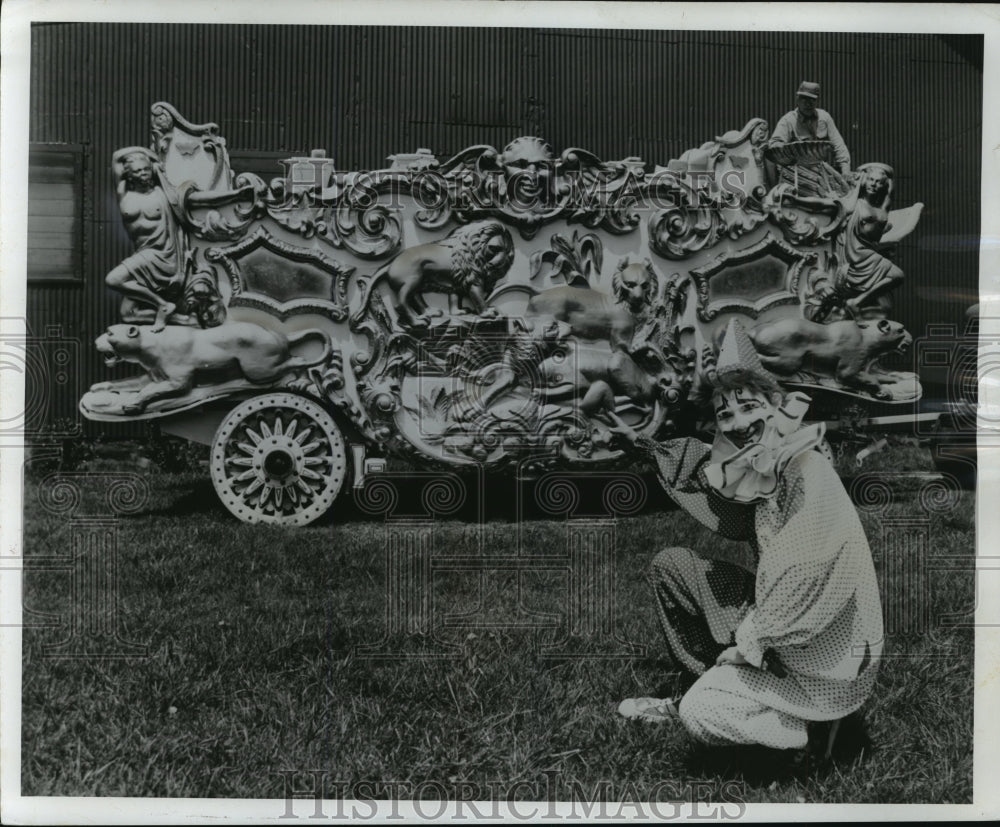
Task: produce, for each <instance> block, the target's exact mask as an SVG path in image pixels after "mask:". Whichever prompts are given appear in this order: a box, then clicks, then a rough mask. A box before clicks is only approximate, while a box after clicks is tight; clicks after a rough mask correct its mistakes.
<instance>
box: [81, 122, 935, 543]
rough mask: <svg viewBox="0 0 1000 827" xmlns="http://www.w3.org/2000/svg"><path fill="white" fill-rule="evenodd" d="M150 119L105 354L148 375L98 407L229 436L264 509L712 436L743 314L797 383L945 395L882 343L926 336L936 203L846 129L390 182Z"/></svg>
mask: <svg viewBox="0 0 1000 827" xmlns="http://www.w3.org/2000/svg"><path fill="white" fill-rule="evenodd" d="M151 124H152V141H151V144H150V147H148V148H146V147H128V148H125V149H122V150H119V151H118V152H116V153H115V155H114V159H113V167H114V172H115V176H116V183H117V186H118V196H119V204H120V208H121V212H122V217H123V220H124V222H125V226H126V229H127V230H128V231H129V234H130V236H131V238H132V240H133V242H134V244H135V247H136V250H135V252H134V253H133V254H132V255H131V256H129V257H128V258H127V259H125V261H123V262H122V263H121V264H120V265H118V266H117V267H116V268H114V270H112V272H111V273H109V274H108V276H107V282H108V285H109V286H111V287H112V288H114V289H116V290H118V291H120V292H121V294H122V295H123V302H122V308H121V318H122V322H121V323H120V324H115V325H112V326H111V327H110V328H109V329H108V331H107V332H106V333H104V334H103V335H102V336H100V338H98V340H97V343H96V346H97V348H98V350H99V351H100V352H101V353H102V354H103V355H104V356H105V359H106V362H107V364H108V365H109V366H113V365H115V364H116V363H118V362H121V361H125V362H133V363H135V364H136V365H137V366H138V367H139V368H140V372H139V373H138V375H136V376H134V377H132V378H128V379H116V380H112V381H108V382H102V383H98V384H96V385H94V386H93V387H91V389H90V390H89V392H88V393H87V394H86V395H85V396H84V397H83V399H82V400H81V402H80V407H81V410H82V411H83V413H84V414H85V415H86V416H87V417H89V418H91V419H95V420H104V421H122V420H145V419H156V420H159V422H160V425H161V427H162V428H163V429H164V430H167V431H169V432H171V433H176V434H181V435H183V436H186V437H187V438H189V439H192V440H196V441H199V442H202V443H205V444H209V445H211V454H210V469H211V476H212V480H213V483H214V485H215V488H216V491H217V492H218V494H219V496H220V498H221V499H222V501H223V503H225V505H226V507H227V508H228V509H229V510H230V511H231V512H232V513H233V514H234V515H236V516H237V517H239V518H240V519H241V520H245V521H248V522H271V523H281V524H290V525H302V524H305V523H308V522H310V521H312V520H314V519H316V518H317V517H319V516H320V515H321V514H323V513H324V512H325V511H327V510H328V509H329V508H330V507H331V506H332V505H333V503H334V501H335V500H336V499H337V497H338V495H339V494H341V492H342V490H344V489H345V487H350V486H351V485H360V484H361V482H362V480H363V479H364V478H365V475H366V474H371V473H374V472H377V471H378V470H379V469H381V468H383V467H384V464H385V463H384V458H385V457H387V456H390V455H395V456H402V457H405V458H407V459H409V460H410V461H411V462H412V463H413V464H415V465H417V466H418V467H430V468H451V469H455V468H461V467H470V468H473V467H481V468H484V469H485V470H487V471H499V470H502V469H513V470H516V471H517V472H519V473H537V472H538V471H540V470H542V469H545V468H548V467H552V466H556V465H560V464H561V465H564V466H568V467H574V468H591V467H598V466H601V467H607V466H609V465H614V464H616V463H617V464H623V463H625V462H627V461H628V458H627V457H626V456H625V455H624V454H623V451H622V450H621V446H619V445H618V443H617V442H616V439H615V435H614V433H613V430H612V429H613V428H614V427H615V426H616V425H617V424H620V423H622V422H624V423H627V424H629V425H630V426H631V427H633V428H635V429H636V430H638V431H640V432H641V433H644V434H647V435H650V436H656V437H668V436H670V435H677V434H680V433H690V432H691V431H692V430H693V429H695V428H697V427H698V421H697V414H696V412H695V411H694V410H693V406H692V405H691V404H690V402H689V397H690V395H691V391H692V388H693V387H694V386H695V384H696V383H697V381H698V376H699V367H700V363H701V359H702V353H703V351H704V349H705V346H706V345H711V344H712V343H714V342H715V341H717V339H718V337H719V335H720V333H721V330H722V329H723V328H724V327H726V326H727V325H728V324H729V323H730V321H731V320H732V319H734V318H736V319H739V320H740V322H741V323H742V324H743V325H744V327H746V328H747V329H748V331H749V332H750V335H751V338H752V340H753V342H754V344H755V347H756V348H757V350H758V352H759V353H760V355H761V358H762V360H763V361H764V363H765V364H766V365H767V367H768V368H769V369H770V370H771V371H772V372H774V374H775V375H776V376H777V377H778V378H779V379H780V380H781V382H782V383H783V384H785V385H786V386H788V387H796V388H802V389H804V390H806V391H807V392H809V393H811V394H812V395H813V396H814V397H816V398H817V399H822V398H826V399H839V400H840V401H841V403H844V402H849V403H852V404H853V403H854V402H855V401H856V402H860V403H862V404H864V405H866V406H868V408H869V409H871V408H872V407H878V408H881V409H885V408H888V407H890V406H895V405H899V404H900V403H912V402H913V400H915V399H916V398H918V397H919V395H920V386H919V384H918V382H917V379H916V376H915V375H913V374H912V373H904V372H899V371H893V370H889V369H886V368H884V367H881V366H880V365H879V359H880V358H881V357H884V356H886V355H887V354H889V353H892V352H895V351H899V350H901V349H903V348H905V347H906V346H907V345H908V344H909V343H910V336H909V334H908V333H907V332H906V330H905V329H904V328H903V326H902V325H901V324H899V323H898V322H896V321H894V320H892V318H891V304H890V301H889V294H890V292H891V291H892V289H893V288H894V287H895V286H897V285H898V283H899V281H900V280H901V278H902V275H903V274H902V271H901V270H900V269H899V268H898V266H896V265H895V264H894V263H893V262H892V260H891V252H892V245H893V243H894V242H896V241H898V240H899V239H901V238H902V237H904V236H905V235H906V234H907V233H909V232H910V231H911V230H912V229H913V228H914V226H915V225H916V223H917V219H918V217H919V213H920V209H921V205H919V204H917V205H914V206H912V207H909V208H906V209H901V210H890V209H889V198H890V194H891V189H892V174H893V171H892V169H891V168H889V167H888V166H886V165H884V164H866V165H864V166H862V167H860V168H858V169H857V170H855V171H853V172H851V173H850V174H848V175H846V176H845V175H841V174H840V173H839V172H838V171H837V170H835V169H834V167H833V166H832V165H831V164H830V163H829V161H830V146H829V144H827V143H826V142H825V141H811V142H799V143H792V144H784V145H774V144H773V142H770V141H769V130H768V125H767V123H766V122H764V121H763V120H760V119H755V120H752V121H751V122H750V123H748V124H747V125H746V126H745V127H743V128H742V129H740V130H734V131H731V132H726V133H725V134H723V135H720V136H718V137H716V138H714V139H713V140H710V141H708V142H706V143H704V144H703V145H702V146H700V147H699V148H697V149H692V150H689V151H687V152H685V153H683V155H682V156H681V157H680V158H678V159H673V160H670V161H669V163H668V164H666V166H655V167H654V166H652V165H649V164H646V163H644V162H643V161H642V160H640V159H639V158H625V159H623V160H619V161H606V160H602V159H601V158H598V157H597V156H595V155H594V154H592V153H590V152H588V151H586V150H584V149H577V148H568V149H564V150H563V151H562V152H561V153H556V152H555V151H554V150H553V149H552V148H551V147H550V146H549V145H548V144H547V143H546V142H545V141H544V140H542V139H540V138H536V137H520V138H517V139H516V140H513V141H511V142H510V143H509V144H508V145H507V146H506V147H504V148H503V149H502V150H498V149H496V148H494V147H491V146H473V147H469V148H468V149H466V150H464V151H462V152H460V153H458V154H457V155H455V156H454V157H451V158H448V159H440V158H437V157H435V156H434V155H433V154H432V153H430V152H429V151H427V150H417V151H416V152H415V153H412V154H400V155H395V156H393V157H391V158H390V159H389V161H390V166H388V167H387V168H386V169H381V170H376V171H372V172H345V171H341V170H337V169H336V168H335V165H334V163H333V161H332V160H331V159H330V158H328V157H327V156H326V154H325V153H324V152H323V151H320V150H316V151H313V153H312V154H311V155H310V156H309V157H302V158H289V159H288V160H287V161H286V162H284V164H283V166H282V168H280V169H276V170H275V173H276V177H275V178H274V179H273V180H271V181H264V180H262V179H261V178H260V177H258V176H256V175H252V174H248V173H244V174H234V172H233V171H232V170H231V169H230V166H229V158H228V155H227V152H226V144H225V140H224V139H223V138H222V137H220V135H219V128H218V127H217V126H216V125H215V124H193V123H190V122H189V121H187V120H186V119H185V118H184V117H182V116H181V115H180V114H179V113H178V112H177V111H176V110H175V109H174V108H173V107H172V106H170V105H169V104H166V103H157V104H154V105H153V107H152V110H151ZM845 397H853V400H852V399H849V398H845ZM883 412H886V411H885V410H883Z"/></svg>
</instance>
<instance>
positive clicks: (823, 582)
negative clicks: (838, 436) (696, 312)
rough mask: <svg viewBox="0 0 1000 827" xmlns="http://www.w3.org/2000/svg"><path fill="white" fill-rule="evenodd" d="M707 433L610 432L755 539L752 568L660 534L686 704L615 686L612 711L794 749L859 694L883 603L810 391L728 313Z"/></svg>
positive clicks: (733, 532) (731, 527)
mask: <svg viewBox="0 0 1000 827" xmlns="http://www.w3.org/2000/svg"><path fill="white" fill-rule="evenodd" d="M705 368H706V370H705V382H703V387H704V391H705V392H704V395H705V397H706V401H707V400H708V399H709V398H710V401H711V405H712V408H713V410H714V412H715V417H716V424H717V432H716V438H715V442H714V444H713V445H711V446H709V445H706V444H704V443H702V442H699V441H698V440H695V439H677V440H670V441H667V442H664V443H656V442H653V441H652V440H649V439H648V438H644V437H641V436H638V435H636V434H635V433H634V432H633V431H631V430H630V429H629V428H628V427H627V426H621V427H620V428H619V432H620V433H622V434H623V435H625V436H627V437H629V438H631V439H632V440H633V441H634V443H635V445H636V447H637V448H638V449H640V450H644V451H648V452H649V453H650V454H651V455H652V457H653V458H654V459H655V461H656V464H657V466H658V469H659V475H660V479H661V482H662V483H663V485H664V487H665V488H666V490H667V492H668V494H669V495H670V496H671V497H672V498H673V499H674V500H675V501H676V502H677V503H678V505H680V506H681V507H682V508H683V509H685V510H686V511H687V512H688V513H690V514H691V515H692V516H693V517H695V518H696V519H697V520H698V521H700V522H701V523H702V524H703V525H705V526H707V527H708V528H709V529H711V530H712V531H714V532H716V533H718V534H720V535H722V536H725V537H728V538H732V539H743V540H748V541H749V542H750V543H751V544H752V545H753V546H754V548H755V550H756V552H757V572H756V576H755V575H754V574H753V573H751V572H748V571H746V570H745V569H743V568H740V567H738V566H736V565H733V564H730V563H726V562H722V561H717V560H709V559H705V558H702V557H699V556H698V555H696V554H695V553H694V552H692V551H690V550H689V549H684V548H667V549H664V550H662V551H660V552H659V553H658V554H657V555H656V557H655V559H654V560H653V563H652V566H651V571H650V578H651V581H652V585H653V590H654V594H655V598H656V606H657V611H658V614H659V618H660V622H661V626H662V628H663V632H664V635H665V638H666V643H667V648H668V650H669V652H670V654H671V656H672V658H673V660H674V662H675V663H676V664H677V666H678V667H679V668H680V669H681V670H683V671H684V672H685V673H687V674H688V676H689V677H690V678H692V679H693V683H692V684H691V686H690V688H689V689H688V690H687V692H686V693H685V694H684V695H683V697H681V698H680V700H679V703H678V702H676V701H670V700H661V699H654V698H632V699H628V700H626V701H623V702H622V704H621V706H620V707H619V712H620V713H621V714H622V715H625V716H626V717H635V718H644V719H647V720H670V719H671V718H679V719H680V721H681V723H682V724H683V725H684V727H685V728H686V729H687V731H688V732H689V733H690V734H691V736H692V737H693V738H695V739H696V740H697V741H700V742H703V743H706V744H712V745H724V744H759V745H763V746H767V747H773V748H777V749H803V748H805V747H806V746H807V742H808V727H809V724H810V722H816V721H831V722H833V721H837V720H839V719H841V718H843V717H845V716H846V715H848V714H850V713H852V712H854V711H855V710H857V709H858V708H859V707H861V705H862V704H864V702H865V700H866V699H867V698H868V696H869V695H870V693H871V691H872V687H873V685H874V683H875V675H876V672H877V667H878V660H879V655H880V653H881V649H882V609H881V604H880V601H879V591H878V583H877V580H876V577H875V568H874V565H873V563H872V557H871V551H870V549H869V546H868V541H867V539H866V537H865V534H864V530H863V529H862V527H861V523H860V521H859V520H858V516H857V512H856V511H855V509H854V506H853V504H852V503H851V500H850V498H849V497H848V495H847V492H846V491H845V490H844V487H843V484H842V483H841V482H840V479H839V477H838V476H837V474H836V472H835V471H834V469H833V467H832V466H831V464H830V462H829V461H828V460H827V459H826V458H825V457H824V456H823V454H822V453H821V452H820V451H819V450H818V448H819V446H820V444H821V443H822V439H823V427H822V425H812V426H805V427H803V426H802V424H801V423H802V418H803V416H804V415H805V412H806V410H807V408H808V404H809V400H808V397H805V396H804V395H802V394H798V393H793V394H789V395H787V396H785V395H783V394H782V392H781V390H780V388H779V387H778V385H777V384H776V382H775V381H774V379H773V378H772V377H771V376H770V375H769V374H768V373H767V371H766V370H765V369H764V368H763V366H762V365H761V364H760V361H759V359H758V358H757V355H756V352H755V351H754V349H753V345H752V344H751V343H750V341H749V339H748V338H747V336H746V333H745V332H744V331H743V330H742V328H741V327H740V326H739V323H738V322H735V321H733V322H732V323H731V324H730V326H729V328H728V329H727V331H726V335H725V337H724V339H723V342H722V347H721V349H720V352H719V356H718V360H717V362H716V364H714V365H713V364H712V363H711V361H709V362H708V363H707V364H706V366H705Z"/></svg>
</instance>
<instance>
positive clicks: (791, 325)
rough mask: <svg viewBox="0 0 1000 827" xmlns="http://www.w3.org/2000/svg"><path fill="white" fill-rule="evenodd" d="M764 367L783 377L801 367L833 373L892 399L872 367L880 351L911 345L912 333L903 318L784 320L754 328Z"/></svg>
mask: <svg viewBox="0 0 1000 827" xmlns="http://www.w3.org/2000/svg"><path fill="white" fill-rule="evenodd" d="M750 340H751V341H752V342H753V345H754V348H756V350H757V353H758V354H759V355H760V361H761V362H762V363H763V365H764V367H766V368H767V369H768V370H770V371H772V372H773V373H776V374H778V375H779V376H790V375H792V374H795V373H798V372H799V371H800V370H806V371H808V372H810V373H816V374H818V375H821V376H831V377H833V378H835V379H836V380H837V381H838V382H840V384H841V385H844V386H846V387H851V388H857V389H860V390H864V391H868V392H869V393H870V394H872V395H873V396H875V397H877V398H878V399H891V398H892V393H891V391H889V390H888V389H885V388H883V387H882V385H881V383H880V382H879V380H878V377H876V376H875V375H874V374H872V373H870V372H869V370H868V366H869V365H870V364H871V363H872V362H873V361H875V359H877V358H878V357H879V356H882V355H884V354H886V353H890V352H892V351H903V350H905V349H906V348H907V347H909V345H910V342H911V341H912V337H911V336H910V334H909V333H908V332H907V330H906V328H904V327H903V325H901V324H900V323H899V322H892V321H889V320H888V319H880V320H878V321H877V322H875V321H872V322H854V321H849V320H847V321H839V322H831V323H830V324H817V323H816V322H811V321H809V320H808V319H782V320H781V321H777V322H773V323H772V324H766V325H761V326H760V327H756V328H754V329H753V330H751V331H750Z"/></svg>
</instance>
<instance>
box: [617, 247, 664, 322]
mask: <svg viewBox="0 0 1000 827" xmlns="http://www.w3.org/2000/svg"><path fill="white" fill-rule="evenodd" d="M659 287H660V283H659V279H658V278H657V275H656V270H654V269H653V263H652V262H651V261H650V260H649V259H648V258H647V259H645V260H644V261H636V262H633V261H631V260H630V259H629V257H628V256H626V257H625V258H623V259H622V260H621V261H620V262H619V263H618V269H617V270H615V274H614V276H612V278H611V290H612V291H613V292H614V294H615V301H617V302H618V303H619V304H621V305H624V306H625V307H627V308H628V310H629V312H630V313H631V314H632V315H634V316H641V315H642V314H644V313H645V312H646V311H647V310H648V309H649V308H650V307H651V306H652V304H653V302H654V301H655V300H656V294H657V292H658V290H659Z"/></svg>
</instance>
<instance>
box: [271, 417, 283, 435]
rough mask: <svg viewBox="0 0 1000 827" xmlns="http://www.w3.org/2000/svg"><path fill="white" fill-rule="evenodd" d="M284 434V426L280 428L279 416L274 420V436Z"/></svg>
mask: <svg viewBox="0 0 1000 827" xmlns="http://www.w3.org/2000/svg"><path fill="white" fill-rule="evenodd" d="M284 432H285V430H284V426H282V424H281V417H280V416H276V417H275V418H274V435H275V436H281V435H282V434H284Z"/></svg>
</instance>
